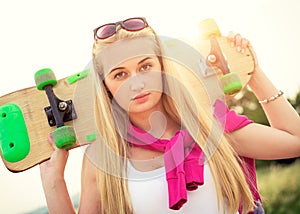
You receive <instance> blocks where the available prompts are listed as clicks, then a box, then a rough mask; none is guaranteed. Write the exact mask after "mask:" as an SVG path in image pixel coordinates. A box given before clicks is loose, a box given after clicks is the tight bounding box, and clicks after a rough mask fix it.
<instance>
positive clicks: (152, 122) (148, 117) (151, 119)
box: [130, 108, 180, 139]
mask: <svg viewBox="0 0 300 214" xmlns="http://www.w3.org/2000/svg"><path fill="white" fill-rule="evenodd" d="M130 121H131V123H132V124H133V125H134V126H136V127H138V128H140V129H142V130H144V131H147V132H149V133H150V134H151V135H153V136H154V137H156V138H160V139H162V138H163V139H170V138H171V137H173V136H174V135H175V133H176V132H177V131H178V130H179V129H180V126H179V125H178V124H177V123H176V122H175V121H174V120H172V119H171V117H170V116H169V115H168V114H167V112H166V111H165V110H164V108H161V109H156V110H155V111H151V112H143V113H139V114H138V115H136V114H131V115H130Z"/></svg>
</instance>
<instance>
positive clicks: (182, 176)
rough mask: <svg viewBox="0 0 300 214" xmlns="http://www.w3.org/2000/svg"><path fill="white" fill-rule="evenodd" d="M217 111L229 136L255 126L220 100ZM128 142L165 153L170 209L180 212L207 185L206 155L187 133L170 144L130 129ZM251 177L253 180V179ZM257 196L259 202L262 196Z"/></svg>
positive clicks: (143, 132) (219, 119)
mask: <svg viewBox="0 0 300 214" xmlns="http://www.w3.org/2000/svg"><path fill="white" fill-rule="evenodd" d="M214 107H215V111H214V116H215V118H216V119H217V120H218V121H219V122H220V123H221V124H223V125H224V132H225V133H228V132H232V131H234V130H237V129H239V128H242V127H244V126H246V125H248V124H249V123H252V121H251V120H249V119H248V118H247V117H246V116H242V115H237V114H236V112H234V111H232V110H229V109H228V107H227V105H225V104H224V103H223V102H222V101H220V100H217V101H216V102H215V105H214ZM127 140H128V142H129V143H130V144H132V145H133V146H137V147H141V148H144V149H149V150H154V151H160V152H164V153H165V155H164V162H165V171H166V179H167V183H168V193H169V208H170V209H173V210H179V209H180V208H181V207H182V206H183V205H184V204H185V203H186V202H187V190H188V191H193V190H196V189H197V188H198V186H199V185H203V184H204V153H203V151H202V150H201V148H200V147H199V146H198V144H196V143H195V141H194V139H193V138H192V137H191V136H190V134H189V133H188V131H187V130H179V131H177V132H176V134H175V135H174V136H173V137H172V138H171V139H170V140H167V139H158V138H155V137H154V136H152V135H151V134H149V133H148V132H145V131H143V130H141V129H139V128H137V127H134V126H133V125H130V126H129V128H128V136H127ZM251 160H252V159H251ZM251 160H250V159H249V160H248V161H249V163H248V162H247V159H246V160H245V161H246V164H248V165H250V166H252V165H253V163H254V161H253V163H252V162H251ZM254 167H255V166H254ZM253 173H254V175H255V170H254V171H253V172H252V171H250V174H251V175H253ZM251 177H252V178H251V179H253V176H251ZM249 181H250V180H249ZM252 182H253V181H252ZM252 182H251V183H252ZM248 183H249V182H248ZM255 183H256V181H255ZM251 186H253V185H251ZM251 190H252V189H251ZM254 190H256V186H255V185H254V187H253V190H252V192H254ZM256 194H257V197H258V198H259V195H258V193H256ZM254 196H255V194H254ZM257 197H255V199H256V198H257Z"/></svg>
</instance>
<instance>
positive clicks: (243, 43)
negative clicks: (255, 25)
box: [228, 31, 259, 72]
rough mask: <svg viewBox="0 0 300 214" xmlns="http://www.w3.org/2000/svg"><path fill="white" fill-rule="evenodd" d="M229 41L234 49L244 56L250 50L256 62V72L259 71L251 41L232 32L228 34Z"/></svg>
mask: <svg viewBox="0 0 300 214" xmlns="http://www.w3.org/2000/svg"><path fill="white" fill-rule="evenodd" d="M228 39H229V42H230V44H231V46H232V47H236V50H237V51H238V52H240V53H242V54H244V53H245V51H246V49H247V48H248V49H249V50H250V53H251V55H252V57H253V60H254V72H256V71H257V70H259V69H258V68H259V66H258V62H257V57H256V54H255V51H254V50H253V47H252V45H251V44H250V42H249V40H248V39H246V38H244V37H242V36H241V34H239V33H238V34H235V33H233V32H232V31H230V32H229V33H228Z"/></svg>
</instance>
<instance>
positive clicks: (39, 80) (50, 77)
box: [34, 68, 57, 90]
mask: <svg viewBox="0 0 300 214" xmlns="http://www.w3.org/2000/svg"><path fill="white" fill-rule="evenodd" d="M34 80H35V84H36V87H37V89H38V90H44V87H45V86H47V85H51V86H52V87H54V86H55V85H56V84H57V80H56V77H55V74H54V72H53V71H52V70H51V69H50V68H44V69H41V70H38V71H37V72H36V73H35V75H34Z"/></svg>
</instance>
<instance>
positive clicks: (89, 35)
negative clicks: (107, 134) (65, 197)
mask: <svg viewBox="0 0 300 214" xmlns="http://www.w3.org/2000/svg"><path fill="white" fill-rule="evenodd" d="M299 11H300V2H299V1H298V0H286V1H283V0H226V1H223V0H207V1H203V0H194V1H191V0H185V1H174V0H164V1H162V0H152V1H141V0H128V1H124V0H114V1H102V0H97V1H96V0H84V1H79V0H51V1H49V0H48V1H46V0H26V1H24V0H10V1H4V0H0V26H1V34H0V57H1V60H0V66H1V71H0V73H1V78H0V96H2V95H4V94H7V93H9V92H11V91H15V90H18V89H22V88H25V87H30V86H33V85H34V78H33V76H34V73H35V72H36V71H37V70H39V69H41V68H45V67H49V68H51V69H52V70H53V71H54V72H55V73H56V77H57V78H58V79H59V78H63V77H66V76H69V75H71V74H73V73H76V72H78V71H81V70H82V69H84V68H85V66H86V65H87V64H88V63H89V62H90V60H91V49H92V43H93V29H94V28H96V27H97V26H99V25H102V24H105V23H108V22H115V21H119V20H124V19H126V18H130V17H137V16H142V17H146V18H147V20H148V22H149V24H150V25H151V26H152V27H153V28H154V29H155V30H156V32H157V33H158V34H159V35H164V36H169V37H174V38H187V37H194V36H196V34H197V32H198V31H197V24H198V23H199V22H200V21H201V20H203V19H206V18H214V19H215V20H216V22H217V23H218V25H219V27H220V30H221V32H222V33H223V34H224V35H227V33H228V32H229V31H234V32H238V33H241V34H242V36H245V37H246V38H247V39H249V40H250V41H251V43H252V45H253V46H254V49H255V51H256V54H257V56H258V62H259V64H260V66H261V67H262V69H263V70H264V72H265V73H266V74H267V75H268V77H269V78H270V79H271V80H272V81H273V83H274V84H275V85H276V86H277V88H278V89H281V90H282V91H284V92H285V96H286V97H293V96H295V93H296V92H298V91H299V90H300V74H299V73H300V68H299V59H300V53H299V50H300V40H299V38H300V25H299V20H300V15H299ZM82 155H83V152H82V150H81V149H75V150H72V151H71V152H70V158H69V161H68V164H67V168H66V174H65V177H66V181H67V185H68V188H69V192H70V194H71V195H74V194H76V193H78V192H79V191H80V169H81V160H82ZM45 203H46V202H45V199H44V195H43V190H42V186H41V182H40V176H39V168H38V167H35V168H32V169H30V170H28V171H25V172H22V173H18V174H14V173H11V172H9V171H8V170H7V169H6V168H5V167H4V165H3V163H2V161H0V213H12V214H14V213H26V212H29V211H30V210H33V209H35V208H37V207H39V206H43V205H45Z"/></svg>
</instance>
